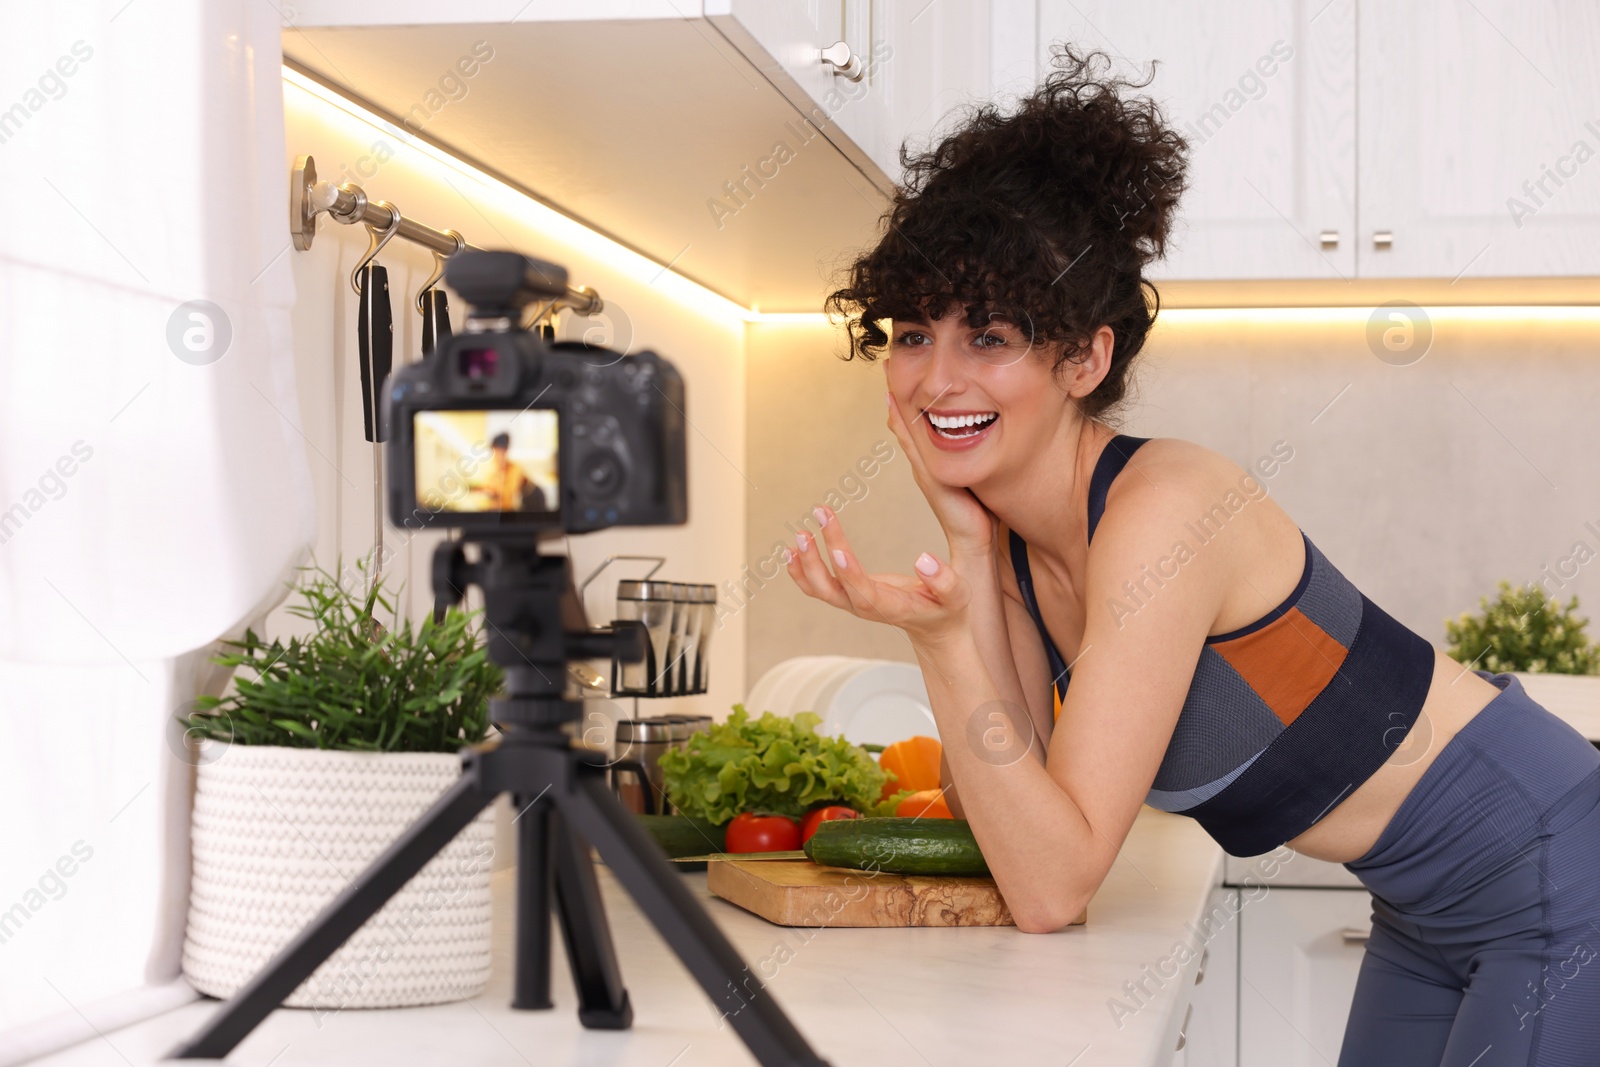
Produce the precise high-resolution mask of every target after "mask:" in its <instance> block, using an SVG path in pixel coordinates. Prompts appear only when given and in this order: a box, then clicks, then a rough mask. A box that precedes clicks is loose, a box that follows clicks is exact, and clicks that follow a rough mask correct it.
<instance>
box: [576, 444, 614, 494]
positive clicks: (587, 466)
mask: <svg viewBox="0 0 1600 1067" xmlns="http://www.w3.org/2000/svg"><path fill="white" fill-rule="evenodd" d="M583 481H584V486H585V488H586V489H588V491H589V493H590V494H593V495H595V496H610V495H612V494H613V493H615V492H616V491H617V489H618V488H619V487H620V486H621V485H622V464H621V463H620V462H618V460H617V455H616V453H615V452H596V453H594V454H593V455H591V456H590V457H589V458H588V459H587V460H585V461H584V468H583Z"/></svg>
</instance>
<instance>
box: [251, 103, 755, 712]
mask: <svg viewBox="0 0 1600 1067" xmlns="http://www.w3.org/2000/svg"><path fill="white" fill-rule="evenodd" d="M424 81H425V80H424ZM426 88H427V85H426V84H424V83H423V82H422V81H419V86H418V91H419V93H420V92H422V91H423V90H424V89H426ZM284 99H285V112H286V118H285V121H286V125H287V130H288V150H289V154H290V157H291V158H290V159H288V160H285V163H284V168H285V173H286V174H287V172H288V168H289V167H290V166H291V165H292V162H293V157H294V156H297V155H300V154H302V153H310V154H311V155H313V156H314V157H315V160H316V164H317V167H318V170H319V174H320V176H321V177H323V178H327V179H331V180H334V181H355V182H357V183H358V184H360V185H362V186H363V188H365V189H366V191H367V193H368V195H369V196H370V197H372V198H374V199H376V198H382V199H385V200H388V201H390V202H392V203H394V204H396V205H397V206H398V207H399V208H400V209H401V210H402V211H403V212H404V213H405V214H406V215H407V216H408V217H412V218H415V219H417V220H418V221H420V222H423V223H425V224H427V225H430V226H434V227H436V228H439V229H445V228H455V229H458V230H460V231H461V232H462V233H463V234H464V235H465V236H466V237H467V239H468V240H469V241H471V242H472V243H474V244H476V245H478V246H480V247H486V248H514V249H516V250H518V251H522V252H526V253H528V254H530V255H535V256H539V257H541V258H544V259H549V260H553V261H554V262H557V263H560V264H563V265H565V266H566V267H567V269H568V271H569V274H570V277H571V280H572V282H573V284H581V285H588V286H591V287H593V288H595V289H597V290H599V292H600V293H601V295H602V297H603V298H604V299H605V302H606V305H607V311H606V313H605V315H604V316H603V317H601V318H598V319H578V318H572V317H569V316H563V319H564V321H562V322H561V324H560V326H559V328H558V335H559V336H561V337H576V336H580V335H583V334H585V333H586V332H589V331H592V332H591V333H590V336H591V337H592V339H594V340H598V341H601V342H603V343H607V344H611V345H613V346H616V347H624V348H626V347H628V346H630V345H631V348H632V350H634V351H637V350H639V349H642V348H650V349H654V350H655V351H657V352H659V353H661V354H662V355H664V356H666V357H668V358H669V359H671V360H673V361H674V362H675V363H676V364H677V366H678V368H679V369H680V371H681V372H682V373H683V375H684V378H685V381H686V385H687V392H688V408H687V414H688V417H689V420H690V422H691V424H692V428H691V430H690V431H689V437H688V455H689V485H690V500H689V515H690V520H689V523H688V524H687V525H685V526H682V527H665V528H655V529H649V530H643V531H632V530H625V529H616V530H610V531H604V532H601V533H598V534H591V535H586V536H584V537H580V538H575V539H573V540H572V541H571V542H570V551H571V554H572V556H573V559H574V573H575V574H576V575H577V579H578V580H579V581H581V580H582V579H583V577H584V576H586V575H587V574H588V573H589V572H590V571H591V570H592V569H593V568H594V567H595V566H597V565H598V564H599V563H600V561H601V560H603V559H604V558H605V557H606V556H608V555H611V554H622V553H628V554H651V555H663V556H665V557H666V558H667V562H666V565H665V566H664V567H662V569H661V570H660V572H659V574H658V575H657V577H661V578H666V579H669V580H678V581H691V582H713V583H716V584H717V585H718V586H721V585H722V583H723V582H724V581H725V580H731V579H732V578H734V577H735V576H736V574H737V571H738V567H739V564H740V562H741V560H742V558H743V552H744V543H745V537H744V522H745V492H746V486H747V483H746V480H745V475H744V472H743V469H744V467H745V462H746V461H745V454H744V453H745V419H744V404H743V398H744V366H745V364H744V359H743V345H744V321H743V319H742V317H740V316H739V314H738V313H737V309H736V308H734V307H733V305H731V304H729V303H728V302H726V301H723V300H721V299H720V298H717V297H715V296H713V295H711V294H709V293H707V292H706V291H705V290H701V289H698V287H695V286H692V285H690V284H689V283H686V282H684V281H683V280H682V279H680V278H677V277H676V276H675V275H671V274H668V273H665V272H663V271H661V269H660V268H659V267H658V266H656V265H654V264H649V263H647V262H646V261H644V260H642V259H640V258H639V257H637V256H634V255H633V254H632V253H627V252H624V251H621V250H619V249H616V248H615V246H606V245H605V244H604V242H601V241H600V240H599V239H597V238H596V237H595V236H594V235H593V234H592V233H590V232H589V231H585V230H582V229H581V228H580V227H577V226H576V225H575V224H572V223H570V222H567V221H566V220H563V219H560V218H559V217H556V216H554V215H552V214H551V213H550V212H548V211H546V210H545V209H543V208H541V207H539V206H538V205H536V204H533V203H532V202H530V201H529V200H528V199H527V198H526V197H523V196H521V195H519V194H515V193H513V192H511V191H509V190H507V189H505V188H504V187H502V186H498V185H496V184H494V183H486V182H484V181H481V180H479V179H478V178H475V177H474V176H473V175H472V174H470V173H469V172H467V171H465V170H462V169H459V168H452V167H451V166H450V165H448V164H447V163H443V162H440V161H439V160H438V159H436V158H435V157H434V156H432V155H431V154H430V153H429V152H428V151H427V150H425V149H423V148H420V147H418V146H416V145H414V144H410V143H408V139H407V138H405V137H403V136H402V135H400V134H398V133H397V132H396V131H394V130H393V129H387V130H386V129H383V128H380V127H378V126H374V125H370V124H368V123H365V122H363V121H360V120H359V119H357V118H355V117H353V116H352V115H350V114H349V113H347V112H346V111H342V110H340V109H338V108H337V107H335V106H334V105H331V104H329V103H327V102H326V101H324V100H323V99H321V98H319V97H317V96H315V95H314V94H313V93H312V92H311V91H309V90H308V89H306V88H304V87H302V86H301V85H299V84H297V83H295V82H294V81H293V80H290V81H289V82H286V83H285V88H284ZM284 243H285V246H286V247H285V250H284V252H283V253H282V254H283V255H286V256H289V257H290V258H291V261H292V263H293V267H294V275H295V286H296V290H297V299H296V304H295V310H294V342H295V357H296V374H297V379H298V381H297V385H298V389H299V397H300V412H299V425H300V428H301V430H302V431H303V433H304V435H305V437H306V441H307V444H308V446H309V448H310V458H311V465H312V473H313V476H314V477H315V480H316V489H317V516H318V537H317V546H316V555H317V561H318V562H319V563H321V564H322V565H323V566H325V567H327V568H329V569H330V570H331V569H333V567H334V566H335V563H336V561H337V559H338V557H339V556H340V554H341V553H342V555H343V559H344V561H345V563H346V564H350V563H352V562H353V561H354V560H355V559H357V558H359V557H362V556H364V555H365V554H366V553H368V552H369V551H370V549H371V546H372V543H373V491H372V485H373V446H372V445H370V444H368V443H367V442H366V441H365V440H364V439H363V437H362V422H361V408H360V403H361V385H360V377H359V367H358V363H357V354H356V353H357V348H356V307H357V304H356V301H357V298H356V295H355V293H354V292H353V291H352V289H351V287H350V282H349V276H350V271H351V269H352V268H353V267H354V266H355V264H356V262H357V261H358V260H359V259H360V257H361V256H362V254H363V253H364V252H365V251H366V245H367V237H366V231H365V228H364V227H346V226H341V225H338V224H337V223H334V222H332V221H330V220H329V219H327V218H326V217H324V218H323V219H322V220H321V222H320V226H319V230H318V233H317V237H316V239H315V241H314V243H313V246H312V248H311V249H310V250H308V251H304V252H301V251H295V250H293V249H292V248H290V247H288V244H289V235H288V227H287V214H286V215H285V232H284ZM379 262H381V263H382V264H383V265H385V266H386V267H387V268H388V269H389V282H390V291H391V302H392V306H393V308H394V316H395V353H396V355H395V360H396V365H398V364H399V363H400V362H401V361H402V360H407V361H409V360H415V359H416V358H418V356H419V355H420V347H421V339H420V327H421V320H420V316H419V315H418V314H417V313H416V311H415V309H414V305H413V301H414V299H415V297H416V292H417V289H418V287H419V286H420V285H421V283H422V281H423V279H425V278H426V277H427V276H428V274H429V273H430V271H431V270H432V266H433V260H432V256H431V254H430V253H428V252H426V251H425V250H423V249H422V248H421V247H420V246H417V245H412V244H409V243H408V242H405V241H403V240H399V239H396V240H395V241H393V242H392V243H391V244H390V245H389V246H388V247H387V248H385V250H384V251H383V252H382V253H381V255H380V256H379ZM451 313H452V317H453V320H454V322H455V325H456V327H457V329H459V328H460V326H461V324H462V321H463V317H464V313H465V307H464V305H463V304H462V303H461V302H460V301H459V300H456V299H454V298H452V301H451ZM284 415H285V417H286V418H290V419H291V420H292V419H293V418H294V413H292V412H285V413H284ZM384 536H385V538H386V539H388V542H389V544H391V545H393V544H401V545H403V547H402V548H401V550H400V554H399V556H398V557H397V558H396V560H395V562H394V563H392V564H391V565H390V566H389V568H388V572H389V573H391V574H393V575H394V576H395V577H396V578H400V579H403V580H404V581H405V583H406V587H405V590H404V594H403V596H402V602H403V605H404V606H405V608H406V610H407V611H408V612H409V614H410V615H411V616H412V617H413V618H417V619H420V618H421V617H422V615H423V614H424V613H425V612H426V611H427V610H428V609H429V607H430V605H431V590H430V582H429V564H430V560H431V555H432V550H433V547H434V545H435V544H437V543H438V541H439V535H436V534H430V533H422V534H418V535H416V536H415V537H414V538H412V539H409V540H408V538H407V536H406V534H405V532H403V531H396V530H394V529H392V528H387V529H386V530H385V533H384ZM647 566H648V565H647V564H639V563H629V562H621V563H616V564H613V565H612V566H611V567H610V568H609V569H608V570H607V571H606V573H605V574H604V575H603V576H602V577H601V578H600V579H599V580H597V581H596V582H595V583H594V585H593V586H591V587H590V595H589V598H588V606H589V610H590V618H591V620H592V621H596V622H598V621H605V620H609V619H610V618H611V617H612V615H611V607H612V606H613V605H614V599H612V598H611V594H614V592H615V589H616V579H617V578H620V577H628V576H639V575H640V574H642V573H643V569H644V568H646V567H647ZM298 625H300V624H299V623H298V621H297V620H295V619H294V618H293V617H292V616H289V615H288V614H287V612H286V611H285V610H284V609H283V608H279V609H278V610H277V611H276V612H274V614H273V616H272V617H271V619H270V620H269V623H268V626H269V629H270V632H273V633H282V632H287V631H292V630H293V629H294V628H295V627H297V626H298ZM744 644H745V619H744V617H743V616H739V615H735V616H733V617H730V618H729V619H727V620H726V622H725V624H724V625H723V626H722V627H721V629H720V630H719V631H718V632H717V633H716V635H715V637H714V640H713V644H712V663H713V665H714V670H713V674H712V680H711V685H710V692H709V693H708V694H707V695H706V696H703V697H686V698H678V699H673V700H655V701H639V702H638V703H639V713H640V714H644V715H654V714H661V713H666V712H670V711H687V710H694V711H700V710H704V711H706V712H708V713H712V714H719V715H720V714H725V713H726V711H727V709H728V708H729V707H730V706H731V705H732V704H733V703H734V702H735V701H736V700H738V699H739V698H740V697H741V696H742V695H743V693H744V691H745V678H744V667H745V647H744ZM632 705H633V702H632V701H631V700H630V701H628V702H627V706H626V707H625V709H624V710H626V711H627V712H629V713H632Z"/></svg>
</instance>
